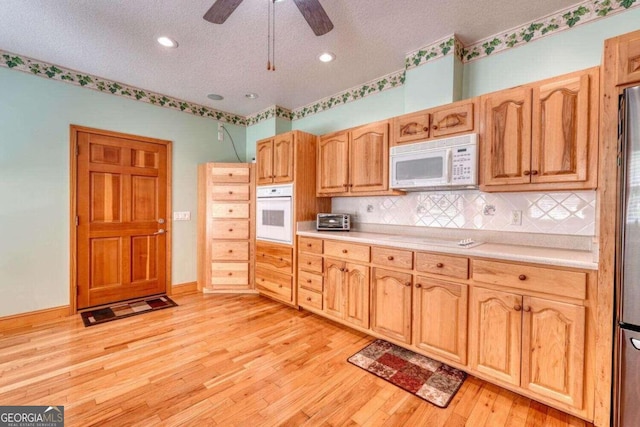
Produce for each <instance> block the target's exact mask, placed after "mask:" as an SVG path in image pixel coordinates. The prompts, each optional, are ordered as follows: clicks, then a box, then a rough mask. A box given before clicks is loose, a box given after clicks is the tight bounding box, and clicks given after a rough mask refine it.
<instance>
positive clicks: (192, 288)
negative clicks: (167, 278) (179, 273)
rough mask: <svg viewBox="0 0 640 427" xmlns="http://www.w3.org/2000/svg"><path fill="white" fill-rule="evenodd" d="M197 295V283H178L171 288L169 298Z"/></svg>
mask: <svg viewBox="0 0 640 427" xmlns="http://www.w3.org/2000/svg"><path fill="white" fill-rule="evenodd" d="M197 293H198V282H188V283H180V284H179V285H174V286H172V287H171V296H179V295H189V294H197Z"/></svg>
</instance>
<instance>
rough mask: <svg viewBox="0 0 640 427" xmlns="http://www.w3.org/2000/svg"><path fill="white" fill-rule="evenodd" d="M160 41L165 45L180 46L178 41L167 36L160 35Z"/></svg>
mask: <svg viewBox="0 0 640 427" xmlns="http://www.w3.org/2000/svg"><path fill="white" fill-rule="evenodd" d="M158 43H160V44H161V45H162V46H164V47H178V42H177V41H175V40H174V39H172V38H170V37H167V36H161V37H158Z"/></svg>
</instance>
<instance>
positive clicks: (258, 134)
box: [246, 118, 276, 162]
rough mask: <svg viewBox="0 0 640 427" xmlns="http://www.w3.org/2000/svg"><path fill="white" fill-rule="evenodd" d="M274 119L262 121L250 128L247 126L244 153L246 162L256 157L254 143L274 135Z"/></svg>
mask: <svg viewBox="0 0 640 427" xmlns="http://www.w3.org/2000/svg"><path fill="white" fill-rule="evenodd" d="M275 131H276V119H275V118H271V119H267V120H263V121H261V122H260V123H257V124H255V125H252V126H247V139H246V153H247V161H249V162H251V161H252V159H254V158H255V157H256V141H258V140H260V139H263V138H269V137H271V136H274V135H275Z"/></svg>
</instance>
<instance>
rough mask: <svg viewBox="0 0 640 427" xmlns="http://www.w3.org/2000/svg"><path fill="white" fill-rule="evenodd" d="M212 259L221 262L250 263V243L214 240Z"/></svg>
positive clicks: (212, 243) (212, 242)
mask: <svg viewBox="0 0 640 427" xmlns="http://www.w3.org/2000/svg"><path fill="white" fill-rule="evenodd" d="M211 258H213V259H215V260H219V261H248V260H249V242H225V241H218V240H212V241H211Z"/></svg>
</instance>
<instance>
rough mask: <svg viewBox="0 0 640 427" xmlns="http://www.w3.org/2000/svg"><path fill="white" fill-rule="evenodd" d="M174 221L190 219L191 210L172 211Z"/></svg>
mask: <svg viewBox="0 0 640 427" xmlns="http://www.w3.org/2000/svg"><path fill="white" fill-rule="evenodd" d="M173 220H174V221H191V212H189V211H186V212H174V213H173Z"/></svg>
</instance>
